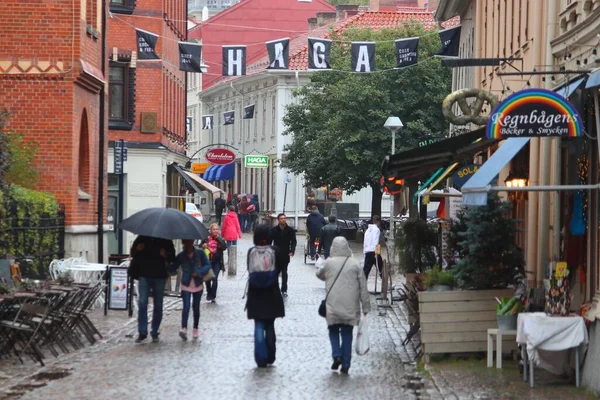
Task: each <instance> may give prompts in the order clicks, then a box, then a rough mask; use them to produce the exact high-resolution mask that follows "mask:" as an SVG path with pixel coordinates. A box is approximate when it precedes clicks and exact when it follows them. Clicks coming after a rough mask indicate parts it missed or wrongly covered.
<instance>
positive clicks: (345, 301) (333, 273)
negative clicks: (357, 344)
mask: <svg viewBox="0 0 600 400" xmlns="http://www.w3.org/2000/svg"><path fill="white" fill-rule="evenodd" d="M317 277H318V278H319V279H321V280H324V281H325V282H326V287H327V291H328V295H327V302H326V305H327V317H326V319H327V325H328V327H329V340H330V341H331V355H332V357H333V364H332V365H331V369H332V370H337V369H338V368H339V367H340V366H341V367H342V373H343V374H347V373H348V370H349V369H350V361H351V358H352V330H353V328H354V326H356V325H358V323H359V321H360V317H361V306H362V314H364V315H366V314H367V313H368V312H369V311H371V301H370V298H369V292H368V291H367V281H366V279H365V275H364V273H363V271H362V269H361V268H360V264H359V263H358V261H357V260H355V259H354V257H353V256H352V251H351V250H350V246H349V245H348V241H347V240H346V239H345V238H344V237H342V236H338V237H336V238H335V239H333V243H332V245H331V251H330V253H329V258H328V259H327V261H326V262H325V265H324V266H323V268H322V269H320V270H319V271H318V272H317ZM334 282H335V283H334Z"/></svg>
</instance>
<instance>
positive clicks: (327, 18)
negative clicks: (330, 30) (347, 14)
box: [317, 11, 337, 27]
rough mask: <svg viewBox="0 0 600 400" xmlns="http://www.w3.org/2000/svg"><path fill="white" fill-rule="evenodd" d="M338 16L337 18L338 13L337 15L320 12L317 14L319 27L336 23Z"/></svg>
mask: <svg viewBox="0 0 600 400" xmlns="http://www.w3.org/2000/svg"><path fill="white" fill-rule="evenodd" d="M336 16H337V13H335V12H330V11H325V12H318V13H317V26H318V27H321V26H325V25H327V24H331V23H332V22H335V18H336Z"/></svg>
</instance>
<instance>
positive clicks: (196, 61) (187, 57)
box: [179, 42, 206, 73]
mask: <svg viewBox="0 0 600 400" xmlns="http://www.w3.org/2000/svg"><path fill="white" fill-rule="evenodd" d="M202 67H203V66H202V45H200V44H196V43H187V42H179V70H180V71H185V72H199V73H202V72H206V70H205V69H203V68H202Z"/></svg>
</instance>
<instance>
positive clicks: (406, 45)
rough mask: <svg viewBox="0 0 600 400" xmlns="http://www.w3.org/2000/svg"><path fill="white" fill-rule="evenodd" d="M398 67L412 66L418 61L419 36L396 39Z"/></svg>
mask: <svg viewBox="0 0 600 400" xmlns="http://www.w3.org/2000/svg"><path fill="white" fill-rule="evenodd" d="M395 43H396V61H397V62H396V68H404V67H410V66H411V65H415V64H416V63H417V58H418V55H419V52H418V49H419V38H418V37H412V38H406V39H398V40H396V42H395Z"/></svg>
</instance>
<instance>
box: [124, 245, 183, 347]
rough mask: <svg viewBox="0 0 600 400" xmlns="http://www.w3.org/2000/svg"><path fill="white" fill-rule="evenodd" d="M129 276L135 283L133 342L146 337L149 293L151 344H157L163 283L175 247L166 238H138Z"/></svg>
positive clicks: (161, 311)
mask: <svg viewBox="0 0 600 400" xmlns="http://www.w3.org/2000/svg"><path fill="white" fill-rule="evenodd" d="M130 254H131V257H132V260H131V264H132V267H131V268H132V271H131V274H132V276H133V277H134V278H135V279H138V280H139V300H138V333H139V336H138V338H137V339H136V343H140V342H143V341H144V340H146V338H147V337H148V297H149V295H150V290H152V299H153V304H154V310H153V311H152V330H151V331H150V335H151V336H152V341H153V342H158V335H159V333H158V329H159V328H160V323H161V322H162V316H163V297H164V291H165V285H166V283H167V277H168V272H167V266H168V264H167V263H170V262H172V261H173V260H174V259H175V247H174V246H173V242H172V241H171V240H168V239H160V238H155V237H149V236H138V237H137V238H136V239H135V241H134V242H133V245H132V246H131V250H130Z"/></svg>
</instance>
